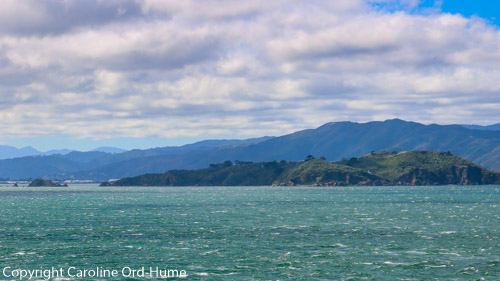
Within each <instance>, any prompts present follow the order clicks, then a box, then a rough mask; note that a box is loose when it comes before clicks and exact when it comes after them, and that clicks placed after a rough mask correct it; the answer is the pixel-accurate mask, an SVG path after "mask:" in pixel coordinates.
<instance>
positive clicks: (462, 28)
mask: <svg viewBox="0 0 500 281" xmlns="http://www.w3.org/2000/svg"><path fill="white" fill-rule="evenodd" d="M467 2H470V3H467ZM488 2H490V3H491V2H494V1H455V0H444V1H418V0H400V1H397V0H380V1H376V0H337V1H314V0H309V1H294V0H287V1H280V0H253V1H232V0H203V1H196V0H185V1H177V0H175V1H170V0H165V1H162V0H123V1H121V0H2V1H0V120H1V123H0V132H1V135H0V143H3V144H9V145H14V146H17V147H21V146H25V145H31V146H33V147H35V148H38V149H42V150H48V149H51V148H62V147H67V148H74V149H75V148H76V149H91V148H93V147H96V146H99V145H114V146H119V147H124V148H133V147H137V148H144V147H148V146H165V145H178V144H182V143H187V142H191V141H195V140H200V139H207V138H220V137H226V138H227V137H231V138H232V137H234V138H244V137H252V136H262V135H281V134H285V133H290V132H293V131H297V130H300V129H305V128H314V127H317V126H319V125H321V124H323V123H326V122H331V121H346V120H348V121H357V122H367V121H372V120H385V119H389V118H401V119H405V120H411V121H417V122H422V123H426V124H428V123H439V124H453V123H466V124H482V125H486V124H492V123H497V122H500V120H499V112H500V83H499V81H500V31H499V27H498V21H497V19H496V18H494V15H495V14H498V12H499V8H498V7H495V6H492V5H495V4H494V3H493V4H489V3H488ZM488 5H489V6H488Z"/></svg>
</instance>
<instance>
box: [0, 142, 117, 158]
mask: <svg viewBox="0 0 500 281" xmlns="http://www.w3.org/2000/svg"><path fill="white" fill-rule="evenodd" d="M73 151H75V150H72V149H52V150H49V151H45V152H42V151H39V150H37V149H34V148H33V147H31V146H25V147H22V148H17V147H14V146H9V145H0V160H1V159H12V158H19V157H25V156H40V155H43V156H49V155H54V154H60V155H66V154H68V153H71V152H73ZM94 151H99V152H106V153H122V152H125V151H127V150H125V149H121V148H117V147H108V146H102V147H98V148H95V149H92V150H91V152H94Z"/></svg>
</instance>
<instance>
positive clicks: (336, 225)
mask: <svg viewBox="0 0 500 281" xmlns="http://www.w3.org/2000/svg"><path fill="white" fill-rule="evenodd" d="M162 273H163V274H162ZM0 280H500V186H384V187H269V186H257V187H255V186H254V187H99V186H97V185H70V186H69V187H36V188H34V187H23V186H20V187H11V186H0Z"/></svg>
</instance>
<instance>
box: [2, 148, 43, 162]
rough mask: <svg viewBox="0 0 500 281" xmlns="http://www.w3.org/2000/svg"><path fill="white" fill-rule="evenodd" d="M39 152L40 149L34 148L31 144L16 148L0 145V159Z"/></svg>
mask: <svg viewBox="0 0 500 281" xmlns="http://www.w3.org/2000/svg"><path fill="white" fill-rule="evenodd" d="M40 153H41V152H40V151H38V150H36V149H34V148H33V147H31V146H26V147H23V148H17V147H13V146H9V145H0V159H10V158H17V157H24V156H32V155H39V154H40Z"/></svg>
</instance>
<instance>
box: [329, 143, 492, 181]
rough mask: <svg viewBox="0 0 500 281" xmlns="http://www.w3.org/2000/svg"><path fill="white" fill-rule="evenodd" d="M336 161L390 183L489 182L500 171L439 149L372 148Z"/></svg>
mask: <svg viewBox="0 0 500 281" xmlns="http://www.w3.org/2000/svg"><path fill="white" fill-rule="evenodd" d="M338 163H339V164H343V165H347V166H349V167H354V168H358V169H363V170H366V171H370V173H373V174H375V175H377V176H380V177H382V178H384V179H387V180H388V181H390V182H392V183H393V184H401V185H438V184H460V185H471V184H472V185H475V184H491V183H495V182H496V183H498V182H500V173H498V172H493V171H489V170H487V169H485V168H483V167H481V166H479V165H476V164H474V163H472V162H470V161H468V160H465V159H463V158H460V157H458V156H456V155H453V154H452V153H450V152H442V151H407V152H398V153H396V152H392V153H388V152H375V153H371V154H368V155H365V156H363V157H359V158H356V157H353V158H351V159H350V160H344V161H339V162H338Z"/></svg>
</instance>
